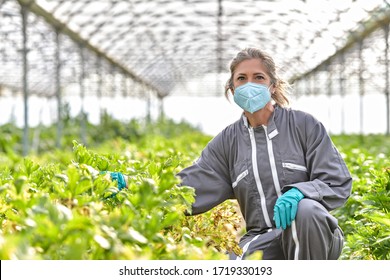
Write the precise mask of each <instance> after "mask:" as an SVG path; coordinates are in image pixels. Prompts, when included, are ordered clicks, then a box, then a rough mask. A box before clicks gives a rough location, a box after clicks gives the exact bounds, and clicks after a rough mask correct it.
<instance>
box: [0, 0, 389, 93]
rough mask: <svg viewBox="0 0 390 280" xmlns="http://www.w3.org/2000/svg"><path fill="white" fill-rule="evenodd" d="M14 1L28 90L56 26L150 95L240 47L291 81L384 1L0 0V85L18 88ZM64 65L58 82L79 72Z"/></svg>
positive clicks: (48, 63)
mask: <svg viewBox="0 0 390 280" xmlns="http://www.w3.org/2000/svg"><path fill="white" fill-rule="evenodd" d="M21 6H23V7H25V9H24V10H27V11H29V12H30V13H29V14H32V15H34V18H32V19H31V18H30V20H29V21H27V25H26V30H25V34H27V39H28V48H27V49H25V50H28V56H27V57H26V59H28V61H29V64H28V65H29V66H28V67H29V69H30V75H31V76H32V77H31V78H30V80H31V84H32V85H31V87H32V88H35V89H36V91H37V92H42V91H45V89H46V90H47V91H48V92H50V90H49V89H50V88H51V86H48V84H49V83H50V82H51V80H52V79H53V76H52V75H53V72H55V69H56V67H57V66H56V64H55V44H54V42H56V36H55V34H62V35H63V36H65V37H67V38H68V39H70V41H71V42H75V43H77V44H76V45H79V46H82V47H85V48H86V49H88V51H89V53H90V54H92V55H95V56H96V55H97V56H99V57H103V58H104V59H105V61H109V62H110V63H111V65H114V66H115V67H116V69H120V71H122V72H123V73H126V75H128V76H130V77H131V78H132V79H133V80H134V81H136V82H137V83H139V84H143V85H145V86H148V87H150V88H152V89H154V90H155V91H156V93H157V94H158V95H159V96H166V95H168V94H171V93H172V91H173V89H174V88H175V87H177V86H178V85H184V84H188V83H191V82H194V81H196V80H197V79H202V77H204V76H205V75H209V74H211V75H214V74H219V73H226V72H227V71H228V64H229V61H230V60H231V59H232V57H233V56H234V55H235V54H236V53H237V51H238V50H240V49H242V48H244V47H248V46H256V47H260V48H262V49H264V50H265V51H267V52H269V53H270V54H271V55H272V56H273V57H274V59H275V60H276V62H277V64H278V65H280V66H281V70H282V73H283V75H284V76H285V77H286V78H288V79H293V78H294V77H297V76H299V75H303V74H304V73H306V72H308V71H310V70H311V69H313V68H315V67H316V66H318V65H319V64H320V63H322V62H323V61H325V60H326V59H327V58H328V57H330V56H332V55H334V54H335V53H336V52H337V51H338V50H340V49H342V48H343V47H344V46H346V44H347V43H348V41H350V40H351V38H352V39H353V38H356V37H357V36H362V34H364V32H365V30H366V29H367V28H368V26H369V23H370V22H371V21H372V20H379V21H381V20H383V19H382V17H383V16H384V18H385V19H386V20H387V21H388V19H389V17H390V1H389V0H360V1H359V0H355V1H352V0H349V1H348V0H342V1H340V0H306V1H303V0H275V1H266V0H237V1H233V0H214V1H211V0H127V1H125V0H123V1H120V0H100V1H92V0H35V1H34V0H0V20H1V25H0V63H1V65H2V70H0V84H6V85H8V86H14V87H19V88H22V87H23V85H22V82H23V81H22V78H21V76H22V75H21V70H20V69H19V68H21V67H20V66H21V65H22V63H23V57H22V55H21V52H22V51H23V49H22V42H23V35H22V34H23V27H22V24H21V18H22V16H21V14H22V13H21V9H20V7H21ZM43 23H44V24H43ZM387 24H388V22H387ZM47 26H50V27H51V28H52V31H51V34H49V33H48V27H47ZM57 42H58V41H57ZM59 45H60V47H61V52H62V53H61V55H62V61H63V64H66V63H68V65H72V64H77V63H78V64H79V65H80V64H81V63H83V60H80V59H78V58H76V57H74V56H75V54H71V52H69V53H66V52H67V51H68V50H69V48H68V46H70V44H69V43H68V41H66V40H65V39H62V41H61V42H60V43H59ZM80 61H82V62H81V63H80ZM13 64H14V65H15V67H13ZM91 65H92V64H88V65H86V67H85V68H86V69H85V71H87V72H88V71H92V70H91V68H94V65H95V64H93V65H92V66H91ZM17 66H19V68H18V67H17ZM63 69H64V71H65V72H66V71H67V70H66V67H63ZM72 71H73V72H72ZM72 71H70V72H69V73H68V74H66V73H65V74H64V73H63V74H62V75H63V76H64V78H63V83H66V82H67V80H66V79H67V78H66V77H68V81H70V80H71V79H72V78H74V76H75V75H76V76H77V71H79V70H77V69H76V70H74V69H73V70H72ZM34 75H36V77H34ZM45 75H47V78H45ZM216 76H218V75H216ZM49 77H50V78H49Z"/></svg>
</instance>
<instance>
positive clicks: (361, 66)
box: [358, 40, 364, 135]
mask: <svg viewBox="0 0 390 280" xmlns="http://www.w3.org/2000/svg"><path fill="white" fill-rule="evenodd" d="M363 47H364V46H363V40H360V41H359V50H358V51H359V53H358V57H359V70H358V76H359V100H360V105H359V109H360V112H359V113H360V116H359V117H360V134H361V135H363V115H364V114H363V113H364V111H363V110H364V106H363V104H364V100H363V99H364V78H363V72H364V58H363V55H362V53H363Z"/></svg>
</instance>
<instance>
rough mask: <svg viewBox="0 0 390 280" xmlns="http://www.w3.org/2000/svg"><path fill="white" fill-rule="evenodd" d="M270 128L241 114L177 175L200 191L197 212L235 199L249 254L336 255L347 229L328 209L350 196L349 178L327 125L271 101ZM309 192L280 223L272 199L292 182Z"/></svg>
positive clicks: (266, 256)
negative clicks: (286, 222)
mask: <svg viewBox="0 0 390 280" xmlns="http://www.w3.org/2000/svg"><path fill="white" fill-rule="evenodd" d="M274 107H275V108H274V112H273V113H272V115H271V117H270V119H269V122H268V124H267V126H264V125H263V126H259V127H255V128H254V127H251V126H250V125H249V123H248V120H247V118H246V117H245V115H244V114H243V115H242V116H241V118H240V119H239V120H238V121H236V122H235V123H233V124H231V125H229V126H227V127H226V128H225V129H224V130H223V131H222V132H220V133H219V134H218V135H217V136H215V137H214V138H213V139H212V140H211V141H210V142H209V143H208V144H207V146H206V147H205V148H204V150H203V151H202V153H201V155H200V157H199V159H197V160H196V161H195V162H194V164H193V165H191V166H189V167H187V168H185V169H183V170H182V171H181V172H179V173H178V176H179V177H180V178H181V180H182V182H181V184H182V185H186V186H190V187H193V188H194V189H195V194H196V197H195V202H194V203H193V205H192V214H193V215H196V214H200V213H203V212H206V211H208V210H210V209H211V208H213V207H215V206H216V205H218V204H220V203H222V202H223V201H225V200H227V199H237V201H238V204H239V206H240V210H241V213H242V215H243V218H244V220H245V224H246V233H245V235H244V236H242V238H241V239H240V242H239V245H240V247H241V248H242V251H243V253H242V255H241V256H235V255H234V254H232V255H231V258H233V259H245V257H247V256H249V255H250V254H251V253H253V252H255V251H258V250H261V251H262V258H263V259H279V260H280V259H281V260H283V259H305V260H311V259H319V260H327V259H338V257H339V256H340V254H341V251H342V247H343V242H344V238H343V232H342V230H341V229H340V227H339V226H338V222H337V219H336V218H335V217H333V216H332V215H331V214H330V213H329V211H331V210H333V209H335V208H338V207H340V206H342V205H343V204H344V203H345V201H346V200H347V199H348V197H349V196H350V194H351V187H352V178H351V175H350V173H349V171H348V169H347V167H346V164H345V162H344V160H343V159H342V157H341V155H340V153H339V152H338V150H337V149H336V147H335V146H334V145H333V143H332V141H331V139H330V137H329V135H328V134H327V132H326V129H325V128H324V126H323V125H322V123H321V122H319V121H318V120H317V119H315V118H314V117H313V116H312V115H310V114H308V113H305V112H302V111H298V110H293V109H291V108H282V107H279V106H278V105H274ZM292 187H295V188H297V189H299V190H300V191H301V192H302V193H303V195H304V198H303V199H302V200H301V201H300V202H299V204H298V212H297V215H296V218H295V220H294V221H293V223H292V225H291V226H290V227H287V228H286V229H285V230H282V229H276V227H275V222H274V220H273V216H274V210H273V208H274V205H275V202H276V200H277V198H278V197H279V196H281V195H282V194H283V193H285V192H286V191H287V190H289V189H290V188H292Z"/></svg>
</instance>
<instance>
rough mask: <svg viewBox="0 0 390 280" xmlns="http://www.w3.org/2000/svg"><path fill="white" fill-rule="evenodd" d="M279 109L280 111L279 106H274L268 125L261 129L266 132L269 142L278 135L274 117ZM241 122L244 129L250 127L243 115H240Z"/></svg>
mask: <svg viewBox="0 0 390 280" xmlns="http://www.w3.org/2000/svg"><path fill="white" fill-rule="evenodd" d="M279 109H280V108H279V106H278V105H275V106H274V111H273V112H272V114H271V116H270V118H269V121H268V125H262V127H263V129H264V130H265V131H266V132H267V136H268V139H270V140H271V139H272V138H274V137H275V136H276V135H278V134H279V131H278V128H277V126H276V123H275V116H276V115H277V114H278V111H279ZM242 121H243V123H244V126H245V127H246V128H249V127H250V124H249V122H248V118H247V117H246V116H245V114H244V113H242Z"/></svg>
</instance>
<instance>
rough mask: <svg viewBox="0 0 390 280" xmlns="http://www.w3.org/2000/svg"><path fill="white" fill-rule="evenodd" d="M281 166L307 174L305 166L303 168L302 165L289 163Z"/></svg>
mask: <svg viewBox="0 0 390 280" xmlns="http://www.w3.org/2000/svg"><path fill="white" fill-rule="evenodd" d="M282 165H283V167H284V168H288V169H292V170H299V171H304V172H307V168H306V166H303V165H299V164H295V163H290V162H283V163H282Z"/></svg>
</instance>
